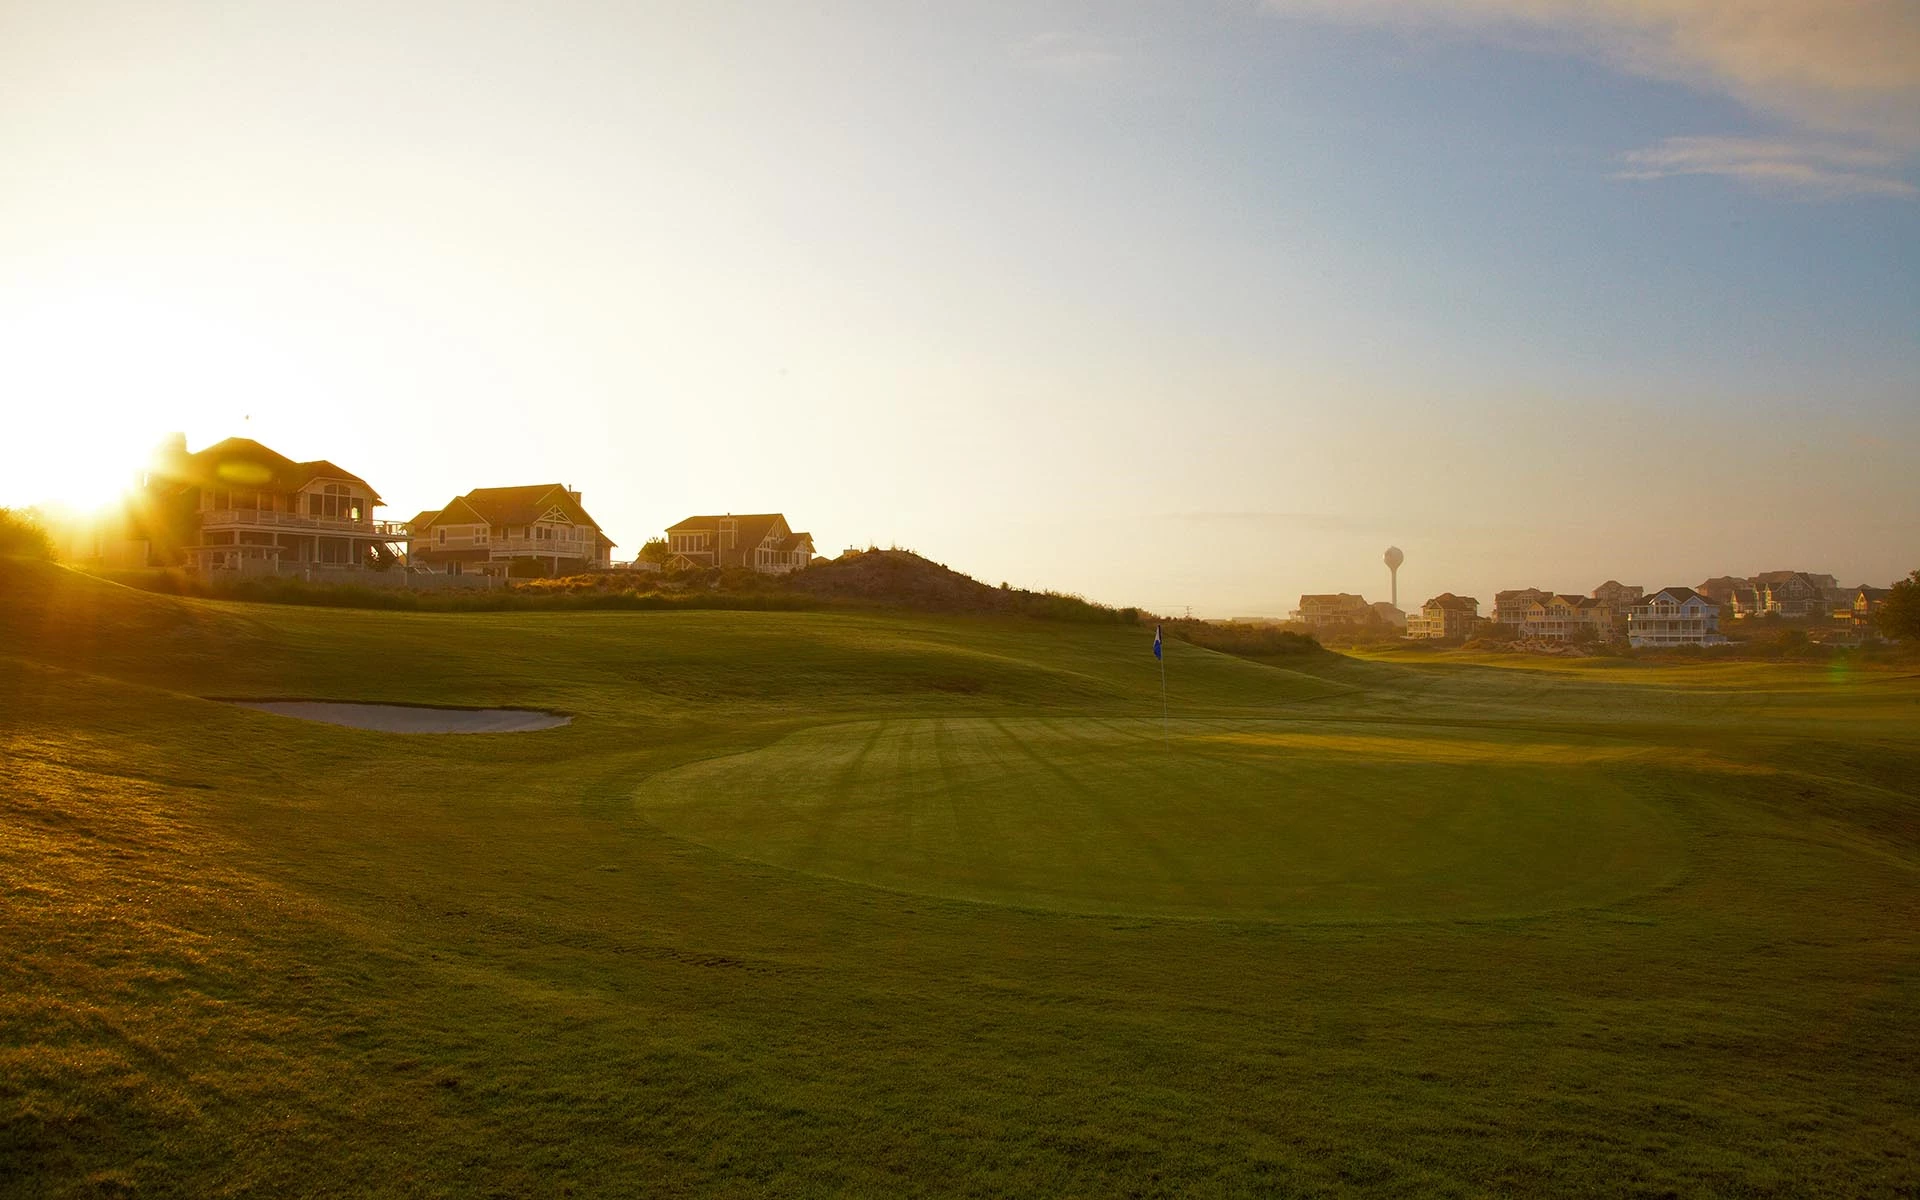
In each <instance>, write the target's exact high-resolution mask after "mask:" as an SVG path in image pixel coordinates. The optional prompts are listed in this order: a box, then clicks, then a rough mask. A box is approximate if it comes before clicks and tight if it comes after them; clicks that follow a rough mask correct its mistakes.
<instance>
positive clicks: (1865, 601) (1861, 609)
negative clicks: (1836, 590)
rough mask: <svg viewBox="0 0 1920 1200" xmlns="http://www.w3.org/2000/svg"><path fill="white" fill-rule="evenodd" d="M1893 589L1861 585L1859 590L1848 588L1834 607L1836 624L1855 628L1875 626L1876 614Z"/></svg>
mask: <svg viewBox="0 0 1920 1200" xmlns="http://www.w3.org/2000/svg"><path fill="white" fill-rule="evenodd" d="M1892 590H1893V589H1892V588H1877V587H1868V586H1867V585H1866V584H1864V583H1863V584H1861V585H1860V586H1859V587H1857V588H1848V589H1846V590H1845V591H1843V592H1842V594H1841V602H1840V603H1838V604H1835V605H1834V606H1833V619H1834V620H1835V621H1836V622H1839V623H1841V624H1846V625H1854V626H1869V625H1872V624H1873V617H1874V614H1875V613H1877V612H1879V611H1880V606H1881V605H1882V604H1884V603H1886V599H1887V596H1888V594H1889V593H1890V592H1892Z"/></svg>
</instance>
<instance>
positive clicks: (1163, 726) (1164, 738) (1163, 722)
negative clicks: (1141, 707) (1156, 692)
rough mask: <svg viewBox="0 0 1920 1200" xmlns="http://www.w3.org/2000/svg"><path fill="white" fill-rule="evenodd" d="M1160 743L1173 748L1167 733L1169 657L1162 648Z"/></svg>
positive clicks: (1170, 736) (1171, 738) (1170, 737)
mask: <svg viewBox="0 0 1920 1200" xmlns="http://www.w3.org/2000/svg"><path fill="white" fill-rule="evenodd" d="M1160 741H1161V742H1162V744H1164V745H1169V746H1171V745H1172V744H1173V737H1172V735H1171V734H1169V733H1168V732H1167V655H1166V650H1165V648H1164V647H1162V649H1161V652H1160Z"/></svg>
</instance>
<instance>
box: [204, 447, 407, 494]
mask: <svg viewBox="0 0 1920 1200" xmlns="http://www.w3.org/2000/svg"><path fill="white" fill-rule="evenodd" d="M180 472H181V476H182V478H181V480H180V481H181V482H183V483H187V484H191V485H193V486H196V487H203V488H207V487H225V488H263V489H269V490H273V491H283V492H294V491H298V490H300V489H301V488H303V487H305V486H306V485H307V484H309V483H312V482H313V481H314V480H316V479H338V480H341V481H343V482H346V483H357V484H359V485H360V486H361V487H363V488H366V489H367V492H368V494H369V496H370V497H371V498H372V502H373V503H374V504H384V503H386V502H385V501H384V500H382V499H380V496H379V493H377V492H375V491H374V490H373V485H372V484H370V483H368V482H367V481H366V480H364V479H362V478H360V477H359V476H358V475H355V474H354V473H353V472H351V471H349V470H347V469H346V468H344V467H341V466H339V465H337V464H335V463H331V462H328V461H327V460H326V459H324V458H318V459H314V460H313V461H312V462H295V461H293V460H292V459H290V458H288V457H287V456H286V455H284V454H282V453H280V452H279V451H277V450H274V449H272V448H271V447H269V446H264V445H262V444H260V443H259V442H256V441H254V440H253V439H252V438H243V437H230V438H227V439H226V440H224V441H219V442H215V443H214V444H213V445H211V446H208V447H206V448H205V449H204V450H199V451H196V452H194V453H192V454H189V455H187V456H186V458H185V459H184V460H182V462H181V464H180Z"/></svg>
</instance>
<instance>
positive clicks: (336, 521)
mask: <svg viewBox="0 0 1920 1200" xmlns="http://www.w3.org/2000/svg"><path fill="white" fill-rule="evenodd" d="M200 528H201V529H202V530H203V531H204V530H209V529H271V530H275V531H278V532H289V533H345V534H359V535H360V536H362V537H371V538H380V539H383V540H384V539H389V538H392V539H398V538H404V537H406V536H407V533H406V530H405V529H403V528H401V526H400V523H399V522H397V521H349V520H345V519H343V518H338V517H309V516H307V515H305V514H304V513H284V512H272V511H270V510H268V509H264V508H215V509H209V510H207V511H205V512H202V513H201V514H200Z"/></svg>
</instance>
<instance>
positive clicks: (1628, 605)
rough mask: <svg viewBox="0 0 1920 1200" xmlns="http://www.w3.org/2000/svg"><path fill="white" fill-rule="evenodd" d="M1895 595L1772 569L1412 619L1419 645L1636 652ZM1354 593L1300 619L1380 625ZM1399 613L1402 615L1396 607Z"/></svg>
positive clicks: (1499, 602)
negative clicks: (1482, 640)
mask: <svg viewBox="0 0 1920 1200" xmlns="http://www.w3.org/2000/svg"><path fill="white" fill-rule="evenodd" d="M1889 590H1890V589H1888V588H1880V587H1870V586H1867V585H1864V584H1863V585H1861V586H1858V587H1852V588H1843V587H1838V586H1836V582H1835V580H1834V577H1833V576H1831V575H1817V574H1812V573H1810V572H1805V571H1767V572H1763V573H1761V574H1759V575H1755V576H1753V577H1751V578H1735V577H1733V576H1721V577H1718V578H1714V579H1708V580H1706V581H1704V582H1702V583H1700V584H1699V585H1697V586H1695V587H1665V588H1661V589H1659V590H1658V591H1656V592H1653V593H1652V594H1648V593H1647V591H1646V589H1644V588H1642V587H1638V586H1632V585H1628V584H1623V583H1621V582H1619V581H1618V580H1614V579H1609V580H1607V581H1606V582H1605V583H1603V584H1601V585H1600V586H1598V587H1596V588H1594V589H1593V591H1592V592H1591V593H1590V594H1588V595H1584V596H1582V595H1575V594H1569V593H1565V592H1550V591H1547V590H1545V589H1543V588H1513V589H1511V590H1508V591H1502V592H1496V593H1494V598H1493V613H1492V615H1491V616H1488V617H1482V616H1481V615H1480V602H1479V600H1478V599H1477V598H1475V597H1472V596H1456V595H1454V594H1453V593H1452V592H1442V593H1441V594H1440V595H1438V596H1435V597H1433V598H1432V599H1430V600H1428V601H1427V602H1426V603H1425V604H1423V605H1421V606H1420V607H1419V608H1418V609H1415V610H1414V611H1412V612H1410V613H1408V614H1406V616H1405V618H1404V624H1405V634H1404V636H1405V637H1407V638H1411V639H1419V640H1445V639H1465V638H1468V637H1473V636H1476V635H1478V634H1481V633H1485V632H1487V631H1489V630H1498V631H1499V632H1500V633H1501V635H1502V636H1503V637H1505V638H1510V639H1513V640H1520V641H1536V642H1569V643H1573V642H1579V643H1598V642H1625V643H1627V644H1628V645H1631V646H1636V647H1674V646H1714V645H1720V644H1722V643H1724V642H1726V641H1727V638H1726V635H1725V634H1724V633H1723V632H1722V625H1721V623H1722V621H1725V620H1735V621H1743V620H1749V619H1754V618H1762V617H1769V616H1772V617H1780V618H1784V619H1817V620H1820V621H1824V622H1826V623H1828V624H1831V625H1837V626H1841V627H1845V628H1852V629H1859V628H1864V627H1866V626H1868V625H1870V624H1871V623H1872V621H1873V617H1874V614H1875V613H1876V612H1877V611H1878V609H1879V606H1880V605H1881V604H1882V603H1883V602H1884V601H1885V599H1886V596H1887V594H1888V591H1889ZM1383 608H1385V609H1391V608H1392V606H1391V605H1379V604H1372V605H1370V604H1368V603H1367V602H1366V600H1365V599H1364V598H1363V597H1361V596H1356V595H1352V594H1350V593H1345V592H1341V593H1334V594H1322V595H1304V596H1301V597H1300V607H1299V608H1298V609H1296V610H1295V611H1294V613H1293V614H1292V616H1293V619H1294V620H1295V621H1298V622H1300V623H1301V624H1304V625H1306V626H1308V627H1309V628H1311V629H1313V630H1315V631H1316V632H1323V633H1324V632H1337V631H1343V630H1344V631H1358V630H1363V629H1367V628H1369V627H1372V628H1376V629H1377V628H1379V627H1381V625H1382V624H1383V622H1384V621H1385V618H1384V616H1383V615H1382V614H1381V613H1380V612H1379V610H1381V609H1383ZM1394 611H1397V610H1394Z"/></svg>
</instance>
